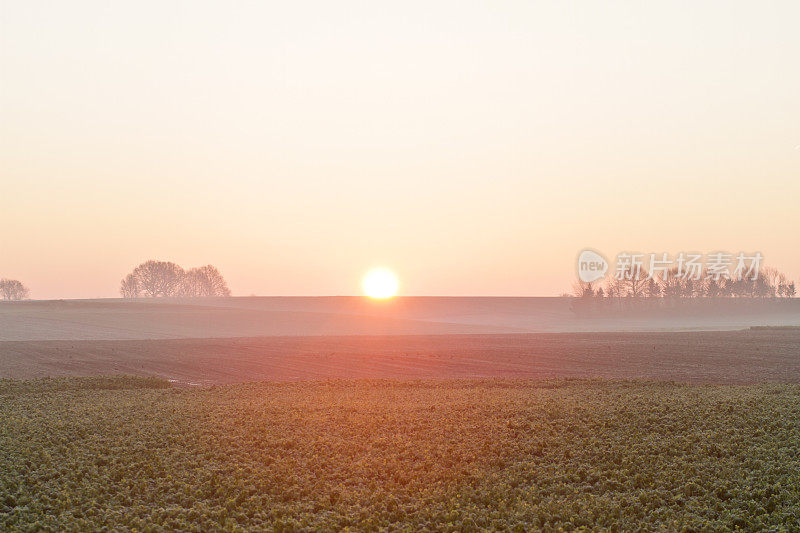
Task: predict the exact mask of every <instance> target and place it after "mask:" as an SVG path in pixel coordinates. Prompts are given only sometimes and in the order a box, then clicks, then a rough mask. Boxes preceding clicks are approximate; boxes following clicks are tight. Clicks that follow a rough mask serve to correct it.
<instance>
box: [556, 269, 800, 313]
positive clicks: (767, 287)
mask: <svg viewBox="0 0 800 533" xmlns="http://www.w3.org/2000/svg"><path fill="white" fill-rule="evenodd" d="M615 274H616V275H611V276H608V277H606V278H605V279H602V280H598V281H596V282H593V283H586V282H583V281H578V282H576V283H575V284H574V285H573V292H572V294H571V295H570V296H574V297H575V301H574V302H573V305H572V310H573V311H575V312H576V313H578V314H579V315H580V314H587V313H588V314H592V313H594V312H606V311H608V310H613V309H618V310H626V309H627V310H639V309H648V308H659V307H665V306H667V307H674V306H679V305H683V304H687V305H688V304H689V303H691V302H700V301H712V300H722V299H743V298H747V299H753V300H756V299H757V300H763V301H767V300H769V299H788V298H794V297H795V296H797V287H796V286H795V283H794V282H793V281H790V280H789V279H787V277H786V276H785V275H784V274H782V273H781V272H779V271H777V270H776V269H774V268H763V269H761V270H759V273H758V276H745V275H743V274H741V273H739V274H736V275H734V276H731V277H716V276H714V275H712V274H709V273H708V272H706V271H703V272H702V275H700V276H697V277H691V276H685V275H684V276H681V275H679V272H678V269H677V268H673V269H670V270H668V271H666V272H664V273H662V274H659V275H655V276H651V275H650V274H649V273H648V272H647V270H645V269H643V268H640V269H636V270H633V269H631V270H627V271H624V272H622V273H621V275H620V273H615Z"/></svg>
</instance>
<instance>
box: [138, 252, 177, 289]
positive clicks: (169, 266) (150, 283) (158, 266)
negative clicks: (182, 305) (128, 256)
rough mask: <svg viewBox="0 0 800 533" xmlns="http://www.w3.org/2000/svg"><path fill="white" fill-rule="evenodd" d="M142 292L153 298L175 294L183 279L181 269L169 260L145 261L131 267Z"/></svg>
mask: <svg viewBox="0 0 800 533" xmlns="http://www.w3.org/2000/svg"><path fill="white" fill-rule="evenodd" d="M132 275H133V276H134V277H135V278H136V280H137V282H138V287H139V289H140V290H141V291H142V294H144V295H145V296H149V297H150V298H155V297H158V296H162V297H168V296H175V295H176V294H177V291H178V288H179V287H180V283H181V280H182V279H183V269H182V268H181V267H179V266H178V265H176V264H175V263H172V262H170V261H153V260H152V259H151V260H150V261H145V262H144V263H142V264H141V265H139V266H137V267H136V268H135V269H133V272H132Z"/></svg>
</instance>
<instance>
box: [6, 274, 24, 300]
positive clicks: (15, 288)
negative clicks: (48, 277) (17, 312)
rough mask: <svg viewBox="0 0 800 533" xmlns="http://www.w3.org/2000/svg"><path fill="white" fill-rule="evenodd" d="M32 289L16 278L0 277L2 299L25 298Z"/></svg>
mask: <svg viewBox="0 0 800 533" xmlns="http://www.w3.org/2000/svg"><path fill="white" fill-rule="evenodd" d="M29 294H30V291H29V290H28V288H27V287H26V286H25V285H23V284H22V282H20V281H18V280H15V279H5V278H4V279H0V299H3V300H24V299H25V298H27V297H28V295H29Z"/></svg>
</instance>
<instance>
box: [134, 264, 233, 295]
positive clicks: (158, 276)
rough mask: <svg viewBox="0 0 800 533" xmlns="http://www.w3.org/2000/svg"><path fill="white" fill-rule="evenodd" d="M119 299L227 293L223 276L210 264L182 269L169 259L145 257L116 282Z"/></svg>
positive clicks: (228, 290)
mask: <svg viewBox="0 0 800 533" xmlns="http://www.w3.org/2000/svg"><path fill="white" fill-rule="evenodd" d="M119 292H120V294H121V295H122V297H123V298H140V297H147V298H165V297H185V298H200V297H205V296H230V295H231V291H230V289H229V288H228V284H227V283H226V282H225V278H223V277H222V274H220V272H219V270H217V268H216V267H214V266H212V265H206V266H202V267H195V268H190V269H188V270H184V269H183V268H181V267H180V266H179V265H177V264H175V263H173V262H170V261H154V260H152V259H151V260H149V261H145V262H144V263H142V264H140V265H139V266H137V267H136V268H134V269H133V271H132V272H131V273H130V274H128V275H127V276H125V277H124V278H123V279H122V281H121V282H120V288H119Z"/></svg>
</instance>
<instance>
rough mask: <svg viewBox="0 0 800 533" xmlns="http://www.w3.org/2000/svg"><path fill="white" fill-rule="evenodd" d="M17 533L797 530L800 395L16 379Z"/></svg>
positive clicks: (6, 484)
mask: <svg viewBox="0 0 800 533" xmlns="http://www.w3.org/2000/svg"><path fill="white" fill-rule="evenodd" d="M0 412H1V413H2V418H3V423H2V425H1V426H0V529H2V530H18V529H21V530H36V529H43V530H53V531H62V530H74V531H85V530H98V529H102V528H107V529H113V530H128V529H130V530H133V529H138V530H147V529H155V530H158V529H184V530H193V531H211V530H223V529H224V530H236V529H239V528H250V529H260V528H266V529H273V528H274V529H278V530H288V531H292V530H303V529H305V530H338V529H341V528H345V527H350V528H353V529H359V530H377V529H382V528H387V529H407V530H422V529H426V528H428V529H434V530H451V531H469V530H478V529H486V528H489V529H511V530H520V531H522V530H527V529H531V528H541V529H544V530H556V529H559V528H560V529H564V530H573V529H576V528H579V527H581V526H589V527H593V528H608V529H610V530H618V531H619V530H632V529H645V530H663V529H669V530H682V529H686V530H696V531H698V530H733V529H736V528H741V529H745V530H759V529H765V528H768V527H772V526H775V527H782V528H783V529H784V530H787V531H788V530H797V529H798V528H800V488H798V487H800V386H798V385H786V384H785V385H776V384H772V385H769V384H763V385H750V386H723V385H689V384H665V383H652V382H629V381H596V380H574V381H569V380H568V381H564V380H536V381H508V380H450V381H435V382H431V381H403V380H388V381H386V380H383V381H374V380H373V381H370V380H363V381H361V380H348V381H317V382H292V383H258V384H240V385H225V386H216V387H203V388H185V387H171V386H169V384H168V383H167V382H165V381H161V380H158V379H154V378H146V379H143V378H101V377H95V378H69V379H54V380H37V381H10V380H6V381H3V382H2V383H0Z"/></svg>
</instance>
